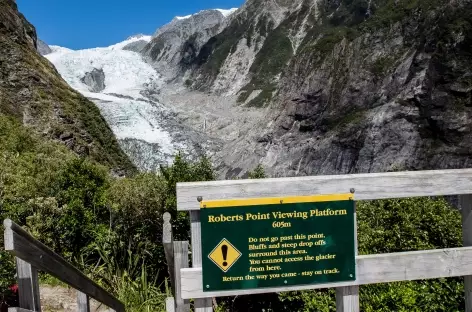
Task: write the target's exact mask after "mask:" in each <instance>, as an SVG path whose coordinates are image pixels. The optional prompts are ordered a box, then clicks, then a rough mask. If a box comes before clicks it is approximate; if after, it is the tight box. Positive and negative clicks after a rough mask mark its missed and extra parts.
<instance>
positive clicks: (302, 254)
mask: <svg viewBox="0 0 472 312" xmlns="http://www.w3.org/2000/svg"><path fill="white" fill-rule="evenodd" d="M200 205H201V227H202V250H203V255H204V258H203V266H202V268H203V271H202V272H203V291H215V290H228V289H251V288H261V287H282V286H293V285H307V284H319V283H329V282H341V281H354V280H355V279H356V278H355V275H356V270H355V240H354V201H353V194H341V195H328V196H298V197H287V198H257V199H248V200H244V199H243V200H215V201H202V202H201V204H200Z"/></svg>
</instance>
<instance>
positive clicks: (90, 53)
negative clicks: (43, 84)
mask: <svg viewBox="0 0 472 312" xmlns="http://www.w3.org/2000/svg"><path fill="white" fill-rule="evenodd" d="M146 39H150V36H148V37H147V38H146ZM137 40H138V39H137V38H132V39H128V40H125V41H123V42H120V43H117V44H115V45H112V46H110V47H107V48H93V49H86V50H77V51H73V50H69V49H65V48H56V47H54V46H53V47H52V50H53V53H51V54H48V55H47V56H46V57H47V58H48V59H49V60H50V61H51V62H52V63H53V64H54V65H55V66H56V68H57V70H58V71H59V72H60V73H61V75H62V77H63V78H64V79H65V80H66V81H67V82H68V83H69V84H70V85H71V86H72V87H73V88H74V89H76V90H77V91H79V92H87V91H89V87H88V86H87V85H86V84H85V83H84V82H83V81H82V78H83V77H84V76H85V75H86V73H88V72H91V71H92V70H93V69H101V70H103V72H104V73H105V81H104V82H105V89H104V90H103V91H102V93H116V94H121V95H126V96H131V97H133V98H139V97H141V94H140V92H141V91H142V90H143V89H144V84H146V83H152V82H155V81H158V80H159V79H160V76H159V74H158V73H157V72H156V71H155V70H154V69H153V68H152V67H151V66H150V65H148V64H147V63H145V62H144V61H143V60H142V59H141V56H140V55H139V54H137V53H135V52H132V51H124V50H121V48H122V47H124V46H126V45H127V44H129V43H131V42H134V41H137ZM139 40H143V38H140V39H139Z"/></svg>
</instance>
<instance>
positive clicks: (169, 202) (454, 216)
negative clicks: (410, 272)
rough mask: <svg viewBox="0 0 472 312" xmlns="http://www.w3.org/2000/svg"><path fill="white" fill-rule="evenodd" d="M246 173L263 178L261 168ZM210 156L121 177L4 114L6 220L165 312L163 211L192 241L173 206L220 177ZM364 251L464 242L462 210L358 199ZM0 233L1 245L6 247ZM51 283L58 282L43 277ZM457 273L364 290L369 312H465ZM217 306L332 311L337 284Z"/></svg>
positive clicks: (430, 201)
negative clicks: (179, 186)
mask: <svg viewBox="0 0 472 312" xmlns="http://www.w3.org/2000/svg"><path fill="white" fill-rule="evenodd" d="M248 177H249V178H253V179H254V178H264V177H266V175H265V173H264V169H263V167H262V166H261V165H259V166H257V167H256V168H255V169H254V170H253V171H252V172H249V173H248ZM214 179H215V174H214V172H213V169H212V167H211V165H210V163H209V161H208V160H207V159H202V160H200V161H198V162H196V163H189V162H187V161H185V160H184V159H183V158H182V157H181V156H180V155H177V156H176V158H175V161H174V163H173V165H172V166H168V167H162V168H161V170H160V172H159V173H158V174H151V173H146V174H138V175H136V176H135V177H130V178H121V179H116V178H113V177H111V176H110V175H109V174H108V171H107V169H106V168H105V167H103V166H102V165H100V164H98V163H96V162H94V161H91V160H88V159H80V158H78V157H77V156H76V155H74V154H73V153H71V152H70V151H69V150H68V149H66V148H65V147H64V146H63V145H61V144H58V143H54V142H48V141H45V140H43V139H42V138H40V137H38V136H36V135H35V134H34V133H33V132H32V131H30V130H28V129H26V128H24V127H23V126H22V125H21V124H20V123H18V122H17V121H16V120H15V119H13V118H7V117H4V116H1V117H0V195H1V196H0V208H1V210H0V217H1V218H2V219H3V218H6V217H9V218H12V219H13V220H14V221H15V222H18V223H19V224H20V225H23V226H25V228H26V229H27V230H28V231H30V232H31V233H32V234H33V235H34V236H35V237H37V238H38V239H39V240H41V241H42V242H44V243H45V244H47V245H48V246H50V247H52V248H53V249H54V250H55V251H57V252H60V253H61V254H62V255H63V256H65V257H66V258H67V259H68V260H69V261H72V263H74V264H75V265H76V266H78V267H79V268H81V269H82V270H84V271H85V272H86V273H87V274H88V275H89V276H90V277H92V278H93V279H94V280H96V281H97V282H98V283H100V284H101V285H103V286H104V287H105V288H106V289H109V290H110V291H112V292H113V293H114V294H115V295H116V296H117V297H118V298H119V299H120V300H122V301H123V302H124V303H125V304H126V306H127V309H128V311H162V310H163V307H164V298H165V296H166V293H168V291H169V290H168V288H169V287H168V286H169V285H168V284H167V281H166V277H167V275H166V264H165V257H164V253H163V248H162V245H161V243H160V238H159V237H160V233H161V232H162V221H161V220H162V214H163V213H164V212H166V211H168V212H170V213H171V214H172V216H173V224H174V225H175V226H174V233H175V239H177V240H188V239H189V220H188V216H187V214H185V213H178V212H177V210H176V183H177V182H180V181H198V180H205V181H206V180H214ZM357 211H358V237H359V252H360V254H371V253H388V252H399V251H410V250H421V249H434V248H446V247H457V246H461V220H460V215H459V212H458V211H457V210H455V209H452V208H451V207H450V206H449V205H448V204H447V203H446V202H445V201H444V200H443V199H438V198H416V199H400V200H382V201H370V202H359V203H358V210H357ZM2 240H3V237H1V238H0V246H3V241H2ZM0 260H1V261H2V266H1V269H0V287H1V288H0V291H2V292H4V291H6V288H7V287H8V286H9V285H11V284H12V283H14V278H13V273H14V269H13V263H12V259H11V257H10V255H8V254H6V253H5V252H1V251H0ZM41 280H42V281H43V282H47V283H50V284H53V285H57V284H59V285H60V283H58V282H57V281H56V280H55V279H51V278H48V277H46V276H42V277H41ZM462 291H463V286H462V280H461V279H455V278H451V279H436V280H427V281H416V282H402V283H389V284H379V285H370V286H362V287H361V293H360V296H361V298H360V302H361V307H362V309H363V310H364V311H405V312H406V311H459V310H461V309H463V306H464V299H463V293H462ZM218 306H219V307H218V309H219V311H228V310H230V311H248V310H251V311H252V310H254V311H260V310H262V309H265V310H268V311H334V310H335V309H334V307H335V299H334V290H324V291H304V292H289V293H283V294H266V295H257V296H256V295H255V296H242V297H237V298H222V299H219V300H218Z"/></svg>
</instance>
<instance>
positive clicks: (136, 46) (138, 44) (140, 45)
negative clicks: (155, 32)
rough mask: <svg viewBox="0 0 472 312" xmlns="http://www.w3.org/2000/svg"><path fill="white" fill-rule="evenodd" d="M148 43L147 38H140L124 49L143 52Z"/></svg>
mask: <svg viewBox="0 0 472 312" xmlns="http://www.w3.org/2000/svg"><path fill="white" fill-rule="evenodd" d="M147 44H148V42H147V41H146V40H139V41H135V42H131V43H129V44H127V45H126V46H125V47H124V48H123V50H126V51H133V52H137V53H141V52H142V51H143V49H144V48H145V47H146V45H147Z"/></svg>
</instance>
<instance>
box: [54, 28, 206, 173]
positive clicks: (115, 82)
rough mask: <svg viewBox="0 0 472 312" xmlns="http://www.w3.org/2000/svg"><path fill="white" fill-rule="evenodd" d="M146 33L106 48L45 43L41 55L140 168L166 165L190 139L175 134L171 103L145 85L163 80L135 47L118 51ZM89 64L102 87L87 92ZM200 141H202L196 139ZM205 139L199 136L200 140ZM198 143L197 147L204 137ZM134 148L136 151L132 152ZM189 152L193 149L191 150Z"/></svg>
mask: <svg viewBox="0 0 472 312" xmlns="http://www.w3.org/2000/svg"><path fill="white" fill-rule="evenodd" d="M140 40H145V41H147V42H149V41H150V40H151V36H142V35H141V36H133V37H130V38H128V39H127V40H125V41H123V42H119V43H117V44H114V45H111V46H109V47H100V48H92V49H84V50H71V49H68V48H64V47H59V46H54V45H53V46H50V47H51V50H52V53H50V54H48V55H46V56H45V57H46V58H47V59H49V61H51V63H53V64H54V66H55V67H56V68H57V70H58V71H59V73H60V74H61V76H62V78H63V79H64V80H65V81H66V82H67V83H68V84H69V85H70V86H71V87H72V88H74V89H75V90H77V91H79V92H80V93H81V94H82V95H84V96H85V97H87V98H89V99H90V100H92V101H93V102H94V103H95V104H96V105H97V106H98V108H99V109H100V111H101V113H102V115H103V116H104V118H105V120H106V121H107V123H108V124H109V125H110V127H111V129H112V130H113V132H114V133H115V136H116V137H117V139H118V141H119V142H120V145H121V146H122V148H123V149H124V150H125V152H126V153H127V154H128V156H129V157H130V158H131V160H132V161H133V162H134V163H135V164H136V165H137V166H138V167H139V169H141V170H143V171H155V170H157V169H158V168H159V165H161V164H169V163H170V162H171V161H172V160H173V157H174V155H175V154H176V153H177V152H178V151H187V152H190V151H193V149H192V145H194V142H193V141H195V140H193V141H192V140H191V139H189V138H188V137H185V136H184V137H182V136H181V135H180V136H178V137H176V136H175V135H172V134H171V133H173V134H176V133H178V130H177V131H176V126H177V125H179V124H180V122H178V121H176V120H173V119H175V117H174V115H175V114H173V112H172V110H171V109H170V108H168V107H165V106H164V105H162V104H161V103H159V102H157V101H155V100H152V99H150V98H149V97H147V96H146V94H144V91H145V90H148V89H152V90H156V89H158V88H160V87H161V86H162V85H163V84H164V79H163V77H162V76H161V75H159V73H158V72H156V70H155V69H154V68H152V67H151V66H150V65H149V64H147V63H146V62H144V61H143V60H142V56H141V55H140V54H138V53H136V52H132V51H125V50H122V48H123V47H125V46H126V45H128V44H130V43H133V42H136V41H140ZM94 69H97V70H101V71H103V73H104V79H105V80H104V84H105V89H104V90H102V91H100V92H91V90H90V88H89V86H87V85H86V84H85V83H84V82H83V81H82V78H83V77H84V76H85V75H86V73H90V72H92V71H93V70H94ZM200 141H202V140H200ZM203 141H204V140H203ZM203 141H202V142H198V143H199V148H200V147H201V146H204V143H205V142H203ZM137 150H139V152H137ZM193 152H194V151H193Z"/></svg>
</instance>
